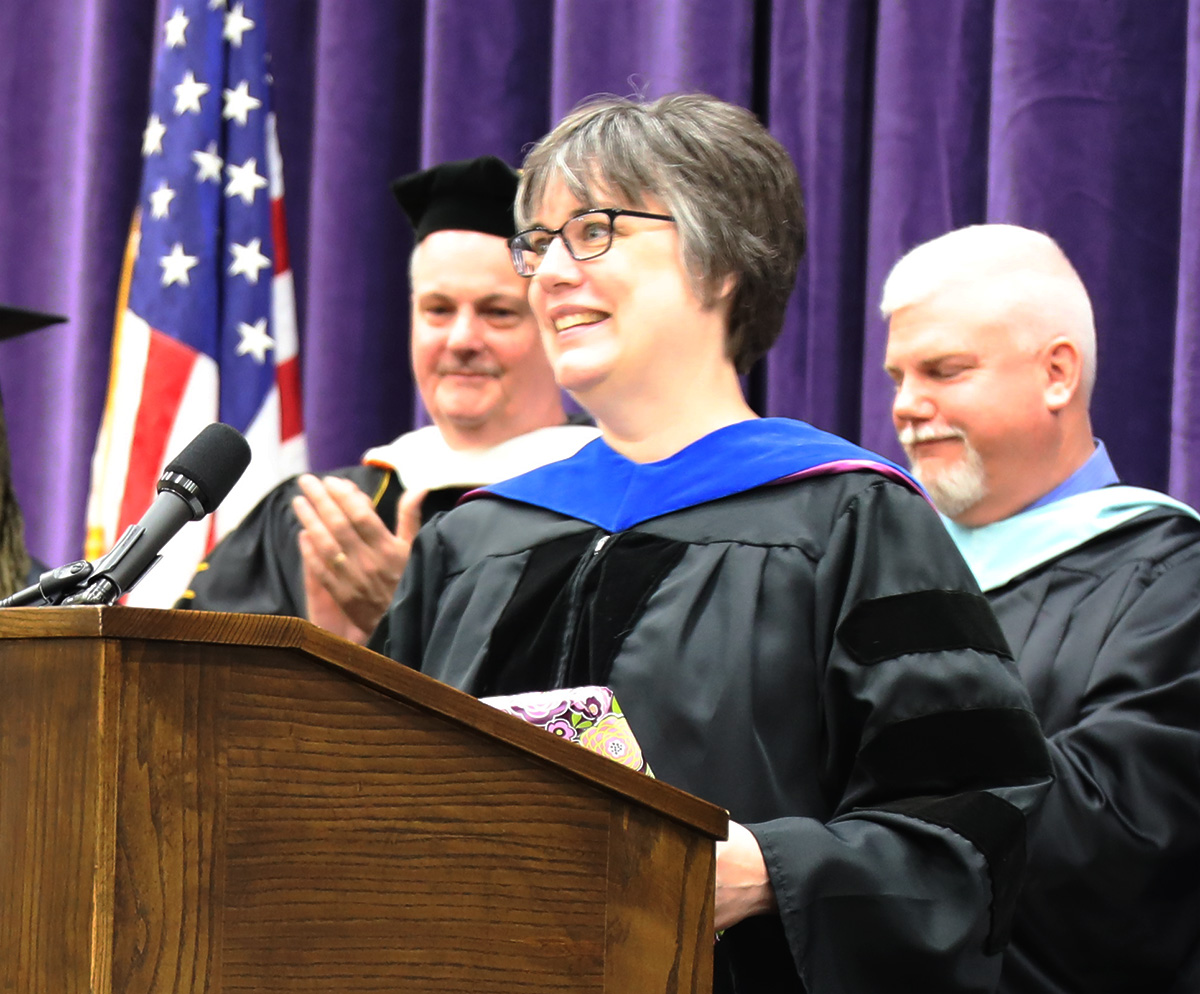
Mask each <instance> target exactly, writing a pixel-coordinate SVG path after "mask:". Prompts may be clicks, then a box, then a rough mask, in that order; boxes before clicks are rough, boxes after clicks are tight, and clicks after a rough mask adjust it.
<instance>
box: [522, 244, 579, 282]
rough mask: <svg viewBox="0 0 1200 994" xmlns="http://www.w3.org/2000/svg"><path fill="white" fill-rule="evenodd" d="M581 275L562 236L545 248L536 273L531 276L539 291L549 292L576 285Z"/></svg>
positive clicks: (577, 264)
mask: <svg viewBox="0 0 1200 994" xmlns="http://www.w3.org/2000/svg"><path fill="white" fill-rule="evenodd" d="M581 275H582V271H581V270H580V268H579V263H578V262H576V261H575V257H574V256H573V255H571V253H570V252H568V251H567V246H566V243H565V242H563V239H562V235H559V236H558V237H556V238H554V239H553V240H552V241H551V242H550V245H549V246H548V247H547V249H546V254H545V255H543V256H542V260H541V262H539V263H538V267H537V272H535V273H534V274H533V281H534V283H536V284H537V286H538V289H539V290H541V291H543V292H550V291H551V290H552V289H553V288H554V287H557V286H570V285H573V284H575V283H578V282H579V280H580V277H581Z"/></svg>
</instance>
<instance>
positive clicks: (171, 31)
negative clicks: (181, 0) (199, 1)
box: [166, 7, 191, 48]
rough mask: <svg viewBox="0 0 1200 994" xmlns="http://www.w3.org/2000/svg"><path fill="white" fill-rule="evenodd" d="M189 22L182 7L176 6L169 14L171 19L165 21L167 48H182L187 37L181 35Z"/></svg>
mask: <svg viewBox="0 0 1200 994" xmlns="http://www.w3.org/2000/svg"><path fill="white" fill-rule="evenodd" d="M190 23H191V22H190V21H189V20H188V18H187V17H186V16H185V15H184V13H183V8H182V7H176V8H175V13H174V14H172V15H171V19H170V20H169V21H167V23H166V28H167V48H183V46H184V45H186V44H187V39H186V38H184V37H183V33H184V32H185V31H186V30H187V26H188V24H190Z"/></svg>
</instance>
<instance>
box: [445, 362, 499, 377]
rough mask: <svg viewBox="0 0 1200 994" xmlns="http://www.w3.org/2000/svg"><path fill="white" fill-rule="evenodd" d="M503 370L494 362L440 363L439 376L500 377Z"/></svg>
mask: <svg viewBox="0 0 1200 994" xmlns="http://www.w3.org/2000/svg"><path fill="white" fill-rule="evenodd" d="M502 372H503V370H501V369H500V367H499V366H497V365H496V364H495V363H494V362H486V361H480V362H444V363H438V366H437V374H438V376H499V375H500V374H501V373H502Z"/></svg>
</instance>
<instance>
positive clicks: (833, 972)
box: [373, 95, 1050, 992]
mask: <svg viewBox="0 0 1200 994" xmlns="http://www.w3.org/2000/svg"><path fill="white" fill-rule="evenodd" d="M518 229H519V232H518V234H517V235H516V236H515V237H514V238H512V239H511V241H510V247H511V250H512V257H513V265H514V266H515V268H516V270H517V272H518V273H520V274H521V275H522V276H525V277H527V278H528V279H529V280H530V293H529V297H530V302H531V305H532V307H533V309H534V311H535V313H536V315H537V317H538V321H539V324H540V327H541V333H542V339H543V343H544V345H545V348H546V352H547V354H548V356H549V358H550V362H551V365H552V366H553V368H554V371H555V375H556V377H557V379H558V382H559V384H560V385H561V386H562V387H563V388H565V389H566V390H568V391H569V392H570V393H571V394H572V396H573V397H575V399H576V400H577V401H578V402H579V403H580V404H582V405H583V406H584V407H585V408H586V409H587V410H588V412H589V413H590V414H591V415H592V416H593V417H594V418H595V421H596V424H597V425H598V426H599V428H600V430H601V433H602V435H601V438H599V439H597V440H595V441H594V442H592V443H590V444H589V445H587V446H585V447H584V448H583V449H582V450H581V451H580V452H579V453H578V454H577V455H576V456H574V457H572V458H570V459H566V460H564V461H562V462H557V463H552V464H550V465H548V466H546V467H543V468H542V469H539V470H535V471H534V472H531V473H528V474H526V475H524V476H520V477H517V478H515V479H513V480H509V481H506V482H504V483H501V484H498V485H495V486H491V487H488V488H486V489H485V490H483V491H477V492H476V493H475V494H473V495H471V496H470V497H469V498H468V499H467V500H466V501H465V502H464V503H463V504H461V505H460V506H459V507H457V508H455V509H454V510H453V511H451V512H449V513H448V514H445V515H443V516H442V517H440V518H438V519H436V520H435V521H434V522H432V523H431V524H430V525H428V526H427V527H426V528H425V529H424V530H423V531H422V532H421V533H420V535H419V537H418V538H417V540H416V543H415V544H414V547H413V552H412V558H411V560H410V562H409V565H408V568H407V571H406V573H405V575H404V578H403V580H402V582H401V585H400V588H399V590H398V592H397V596H396V599H395V601H394V603H393V604H392V607H391V608H390V610H389V612H388V614H387V616H386V617H385V618H384V621H383V623H382V624H381V626H380V629H379V630H378V631H377V632H376V636H375V639H374V642H373V645H374V646H375V647H377V648H380V649H381V650H382V651H384V652H386V653H387V654H389V655H391V656H393V657H394V658H396V659H398V660H401V661H402V662H405V663H407V664H409V665H411V666H414V667H416V668H418V669H420V670H422V671H423V672H425V673H428V674H430V675H432V676H434V677H437V678H439V679H441V680H443V681H445V682H447V683H449V684H452V685H454V686H456V687H459V688H461V689H463V690H466V691H468V692H470V693H473V694H476V695H478V696H484V695H494V694H512V693H518V692H522V691H528V690H545V689H550V688H558V687H571V686H577V685H591V684H603V685H607V686H609V687H611V688H612V689H613V690H614V692H615V695H616V698H617V700H618V701H619V703H620V705H621V707H622V709H623V710H624V712H625V714H626V715H627V716H628V719H629V722H630V725H631V727H632V729H633V732H634V733H635V735H636V736H637V738H638V740H639V741H640V743H641V745H642V749H643V752H644V754H645V757H646V759H647V761H648V762H649V764H650V766H651V767H652V768H653V770H654V771H655V773H656V774H657V775H658V776H659V777H660V778H662V779H664V780H666V781H667V782H669V783H672V784H674V785H676V786H678V787H681V788H683V789H685V790H688V791H691V792H692V793H694V794H697V795H700V796H701V797H704V798H706V799H707V800H709V801H712V802H714V803H716V804H719V805H721V806H723V807H725V808H727V809H728V810H729V812H730V814H731V817H732V818H733V819H734V821H735V822H736V823H735V824H733V825H731V829H730V838H729V841H728V842H724V843H720V844H719V846H718V854H717V890H716V925H717V928H718V929H719V930H721V931H722V932H723V935H722V937H721V939H720V941H719V942H718V943H716V945H715V956H716V962H715V964H714V970H715V985H716V989H717V990H718V991H739V992H767V991H770V992H775V991H802V990H804V991H822V990H856V991H886V990H909V991H912V990H940V991H947V990H987V989H991V988H993V987H994V986H995V983H996V981H997V978H998V974H999V966H1000V956H999V953H1000V950H1001V949H1002V947H1003V945H1004V942H1005V939H1006V935H1007V931H1008V922H1009V915H1010V912H1011V909H1012V903H1013V900H1014V898H1015V895H1016V890H1017V887H1018V883H1019V879H1020V874H1021V868H1022V865H1023V861H1024V844H1025V823H1026V818H1027V817H1028V816H1029V815H1030V814H1032V813H1033V811H1034V810H1035V809H1036V808H1037V806H1038V805H1039V803H1040V800H1041V798H1042V796H1043V794H1044V792H1045V790H1046V789H1047V787H1048V786H1049V782H1050V781H1049V766H1048V761H1047V758H1046V752H1045V746H1044V742H1043V739H1042V736H1041V733H1040V731H1039V728H1038V724H1037V721H1036V719H1035V718H1034V717H1033V715H1032V713H1031V712H1030V710H1029V704H1028V700H1027V698H1026V696H1025V693H1024V691H1023V690H1022V688H1021V686H1020V684H1019V682H1018V679H1017V677H1016V674H1015V671H1014V668H1013V665H1012V659H1011V656H1010V653H1009V651H1008V647H1007V646H1006V644H1005V642H1004V638H1003V636H1002V635H1001V633H1000V630H999V628H998V626H997V624H996V621H995V619H994V617H993V616H992V614H991V612H990V609H989V608H988V605H987V602H986V601H985V600H984V599H983V598H982V597H981V596H980V595H979V593H978V590H977V588H976V586H975V583H974V581H973V580H972V579H971V576H970V573H969V572H968V570H967V568H966V566H965V565H964V564H963V562H962V560H961V558H960V557H959V555H958V553H957V552H956V551H955V549H954V547H953V545H952V543H951V542H950V540H949V538H948V537H947V535H946V533H945V530H944V529H943V527H942V525H941V523H940V521H939V520H938V517H937V515H936V514H935V512H934V511H933V510H932V508H931V507H930V505H929V504H928V502H927V501H926V499H925V497H924V496H923V494H922V492H921V490H920V488H919V487H918V486H917V484H916V483H914V482H913V481H912V479H911V478H909V476H908V475H907V473H906V472H905V471H904V470H902V469H901V468H900V467H898V466H896V465H894V464H892V463H890V462H888V461H887V460H884V459H882V458H881V457H879V456H877V455H875V454H874V453H871V452H868V451H865V450H863V449H861V448H859V447H857V446H855V445H852V444H851V443H849V442H847V441H845V440H843V439H841V438H838V437H837V436H834V435H830V434H827V433H825V432H822V431H819V430H817V429H816V428H814V427H812V426H811V425H808V424H805V423H803V422H799V421H792V420H786V419H781V418H760V417H759V416H758V415H757V414H756V413H755V412H754V411H753V410H752V409H751V408H750V407H749V406H748V405H747V403H746V401H745V399H744V398H743V395H742V391H741V387H740V381H739V374H741V373H745V372H746V371H747V370H749V368H750V367H751V365H752V364H753V363H754V362H755V361H756V360H757V359H759V358H760V357H761V356H762V355H763V354H764V353H765V352H766V351H767V349H768V348H769V347H770V346H771V344H772V343H773V341H774V340H775V338H776V337H777V335H778V334H779V331H780V328H781V325H782V321H783V314H784V308H785V306H786V303H787V300H788V296H789V294H790V293H791V290H792V287H793V284H794V281H795V275H796V270H797V267H798V264H799V260H800V257H801V255H802V252H803V247H804V237H805V226H804V214H803V209H802V206H801V198H800V190H799V183H798V180H797V176H796V171H795V167H794V166H793V164H792V162H791V160H790V158H789V156H788V154H787V152H786V151H785V150H784V149H783V147H782V146H781V145H779V143H778V142H776V141H775V140H774V139H773V138H771V137H770V136H769V135H768V134H767V132H766V130H765V129H764V128H762V127H761V125H759V124H758V122H757V121H756V120H755V119H754V118H753V117H752V116H751V115H750V114H749V113H748V112H746V111H744V110H742V109H740V108H736V107H733V106H731V105H729V104H725V103H722V102H721V101H718V100H716V99H714V98H711V97H706V96H700V95H682V96H675V97H668V98H664V99H661V100H657V101H654V102H651V103H639V102H632V101H626V100H620V99H605V100H603V101H600V102H594V103H589V104H586V105H584V106H582V107H580V108H579V109H577V110H576V111H574V112H573V113H572V114H570V115H569V116H568V117H567V118H566V119H565V120H564V121H563V122H562V123H560V124H559V125H558V126H557V127H556V128H555V129H554V130H553V131H552V132H551V133H550V134H549V135H548V136H547V137H546V138H545V139H543V140H542V141H541V142H540V143H539V144H538V145H537V146H536V147H535V148H534V149H533V150H532V151H531V152H530V154H529V156H528V158H527V160H526V162H525V168H524V172H523V175H522V179H521V187H520V190H519V193H518Z"/></svg>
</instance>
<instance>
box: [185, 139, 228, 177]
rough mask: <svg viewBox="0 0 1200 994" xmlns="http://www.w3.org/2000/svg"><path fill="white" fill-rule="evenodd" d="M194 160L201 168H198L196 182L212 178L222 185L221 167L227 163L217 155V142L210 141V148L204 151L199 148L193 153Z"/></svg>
mask: <svg viewBox="0 0 1200 994" xmlns="http://www.w3.org/2000/svg"><path fill="white" fill-rule="evenodd" d="M192 161H193V162H194V163H196V165H197V166H199V168H198V169H197V170H196V182H197V183H206V182H207V181H208V180H212V181H213V182H214V183H216V184H218V185H220V183H221V167H222V166H223V165H225V160H224V159H222V158H221V157H220V156H219V155H217V143H216V142H215V141H211V142H209V143H208V148H206V149H205V150H204V151H200V150H199V149H197V150H196V151H195V152H193V153H192Z"/></svg>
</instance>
